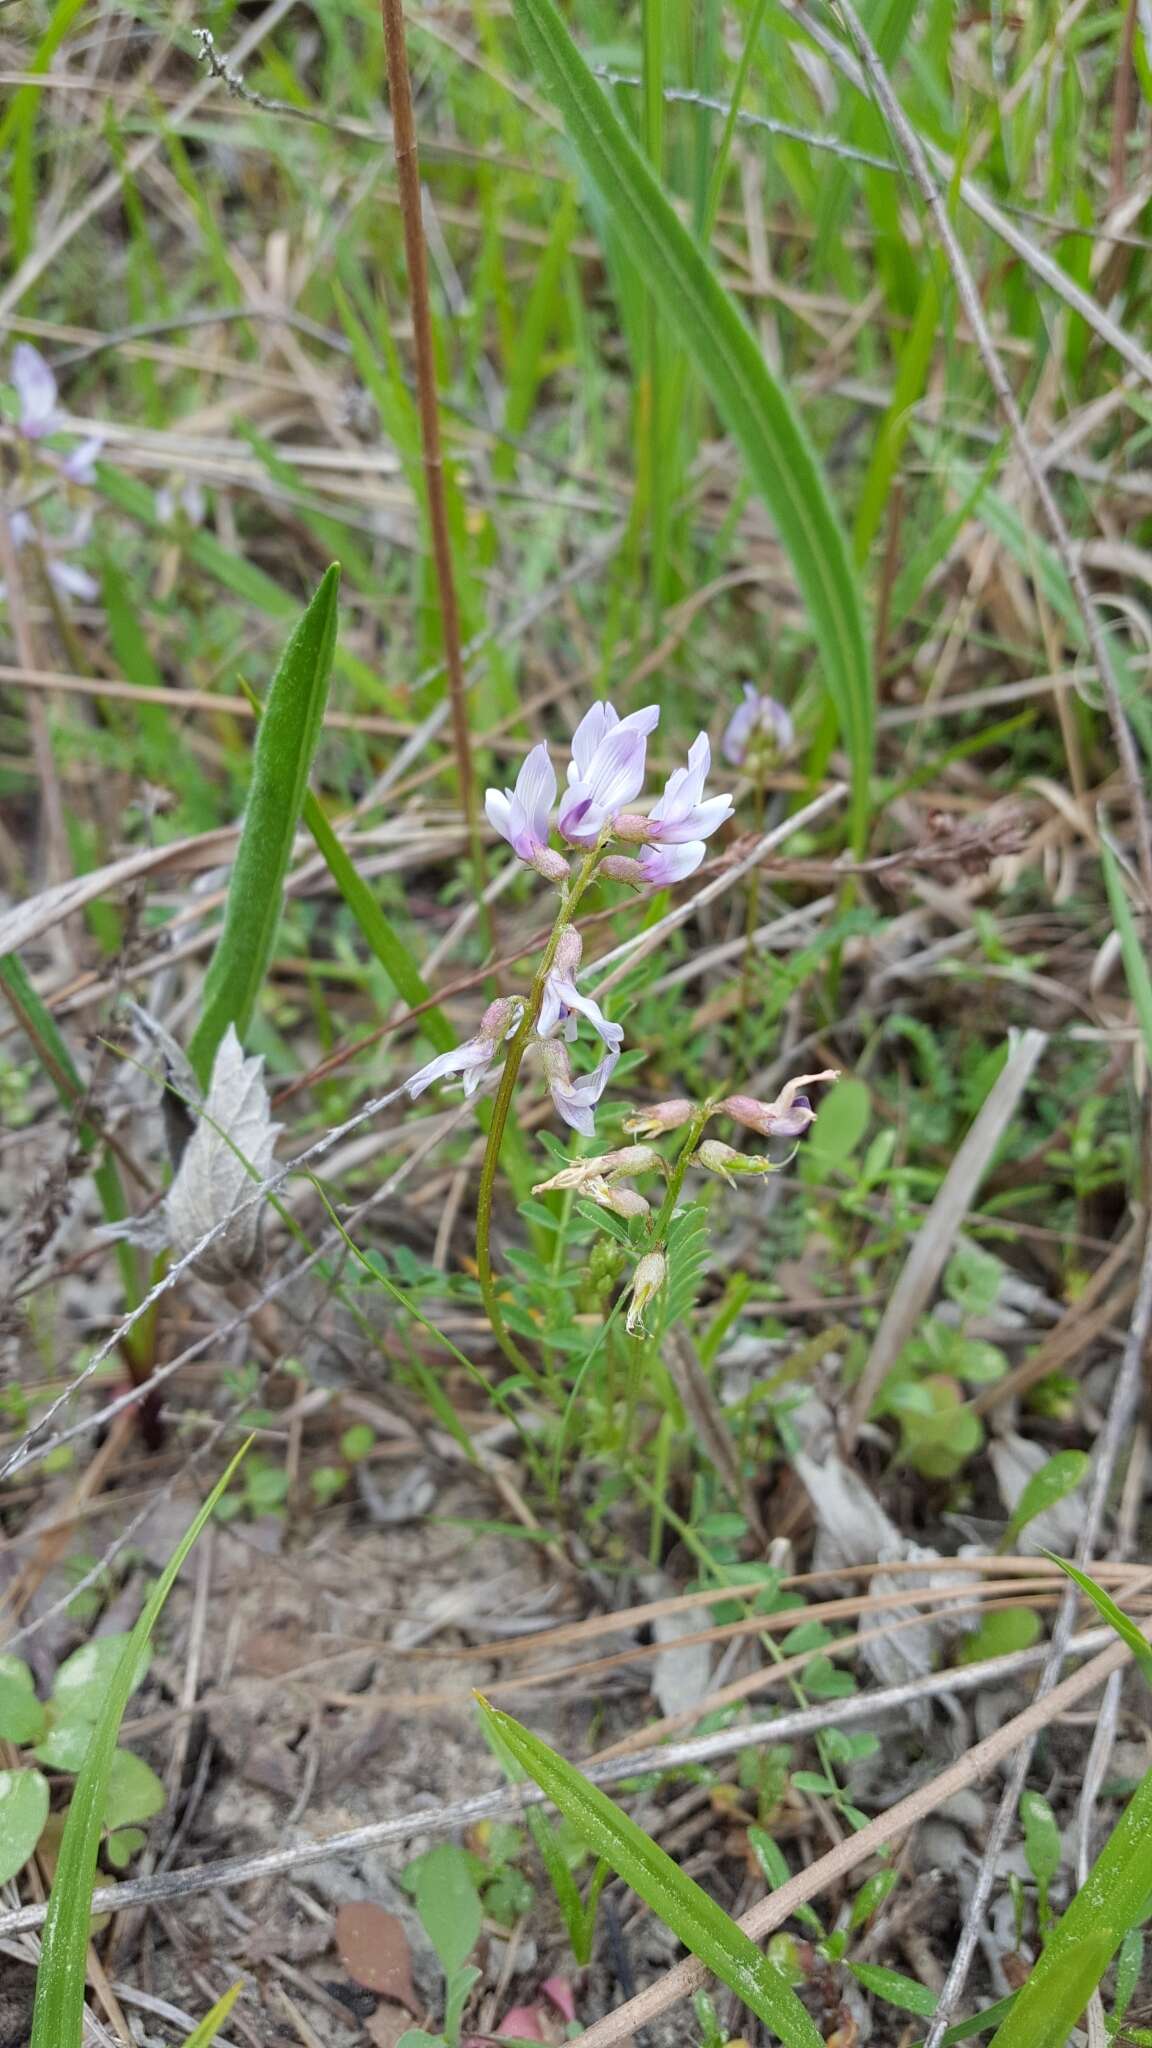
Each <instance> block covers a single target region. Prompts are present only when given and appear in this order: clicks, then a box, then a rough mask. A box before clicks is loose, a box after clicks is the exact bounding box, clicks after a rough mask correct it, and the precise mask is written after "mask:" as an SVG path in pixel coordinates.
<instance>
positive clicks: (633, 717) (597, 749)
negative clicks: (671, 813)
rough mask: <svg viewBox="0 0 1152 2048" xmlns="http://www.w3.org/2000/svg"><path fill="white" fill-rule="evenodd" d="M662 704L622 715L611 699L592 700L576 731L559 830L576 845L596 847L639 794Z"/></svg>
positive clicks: (562, 802)
mask: <svg viewBox="0 0 1152 2048" xmlns="http://www.w3.org/2000/svg"><path fill="white" fill-rule="evenodd" d="M659 717H660V708H659V706H658V705H656V704H648V705H646V706H645V708H644V710H643V711H633V712H630V713H629V715H628V717H627V718H621V717H620V716H619V714H618V713H617V712H616V711H614V710H613V708H612V706H611V704H593V706H592V708H591V710H590V711H587V712H585V714H584V717H583V718H582V719H581V720H580V723H579V725H578V726H577V728H576V731H575V732H574V733H573V735H572V759H571V761H570V762H569V763H568V788H567V789H566V790H565V792H564V795H563V796H562V797H561V799H560V830H561V833H562V834H563V836H564V838H565V839H567V840H570V841H571V843H572V844H573V845H574V846H594V845H595V843H596V841H597V839H599V837H600V835H601V833H602V832H603V831H604V829H605V827H606V826H608V825H610V824H611V823H612V822H613V820H614V819H615V818H616V817H617V816H618V814H619V813H620V812H621V811H622V810H623V809H624V807H625V805H627V804H630V803H631V802H632V801H633V799H634V798H635V797H637V796H639V794H640V790H641V788H642V786H643V782H644V756H645V751H646V748H647V741H648V734H649V733H650V732H651V731H652V728H653V726H654V725H656V724H657V722H658V720H659Z"/></svg>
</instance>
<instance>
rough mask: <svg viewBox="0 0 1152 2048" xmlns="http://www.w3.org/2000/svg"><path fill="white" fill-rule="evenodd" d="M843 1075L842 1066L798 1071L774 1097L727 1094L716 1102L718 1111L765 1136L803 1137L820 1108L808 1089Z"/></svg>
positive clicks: (720, 1114)
mask: <svg viewBox="0 0 1152 2048" xmlns="http://www.w3.org/2000/svg"><path fill="white" fill-rule="evenodd" d="M839 1079H840V1069H839V1068H838V1067H826V1068H825V1069H824V1072H823V1073H821V1074H796V1075H794V1076H793V1078H792V1080H790V1081H785V1083H784V1086H783V1087H782V1089H781V1090H780V1093H779V1095H777V1096H776V1097H775V1098H774V1100H773V1101H771V1102H760V1101H758V1100H757V1098H756V1097H755V1096H754V1095H726V1096H725V1097H724V1100H723V1102H718V1103H717V1105H716V1110H717V1114H718V1115H719V1116H730V1117H731V1118H732V1119H733V1121H734V1122H736V1123H738V1124H745V1125H746V1126H747V1128H748V1129H749V1130H750V1131H759V1133H760V1136H761V1137H762V1138H802V1137H803V1135H804V1133H805V1131H806V1130H808V1129H809V1128H810V1126H811V1125H812V1124H814V1123H815V1121H816V1112H815V1110H814V1109H813V1107H812V1104H811V1103H810V1101H809V1100H808V1097H807V1095H806V1094H805V1093H804V1090H805V1089H806V1088H810V1087H812V1086H814V1084H815V1083H816V1082H831V1081H838V1080H839Z"/></svg>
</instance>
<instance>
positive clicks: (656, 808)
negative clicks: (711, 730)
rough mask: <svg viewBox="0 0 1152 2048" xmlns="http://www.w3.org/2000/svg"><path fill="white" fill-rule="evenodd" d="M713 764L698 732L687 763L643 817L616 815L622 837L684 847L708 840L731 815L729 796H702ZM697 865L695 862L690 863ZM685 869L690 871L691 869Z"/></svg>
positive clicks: (703, 740) (709, 752)
mask: <svg viewBox="0 0 1152 2048" xmlns="http://www.w3.org/2000/svg"><path fill="white" fill-rule="evenodd" d="M711 766H712V748H711V746H710V745H709V742H708V735H707V733H706V732H702V733H698V734H697V736H696V738H695V739H694V740H693V742H692V745H691V747H690V748H689V750H688V765H687V767H686V768H677V769H675V770H674V771H673V773H672V774H671V775H670V776H669V777H668V780H667V782H666V783H665V784H664V791H663V794H662V795H661V796H659V797H657V799H656V802H655V803H654V804H653V806H652V809H651V810H650V811H649V813H648V816H647V817H646V818H641V817H632V816H631V815H627V816H625V817H622V818H618V819H617V821H616V829H617V831H618V832H619V834H620V836H621V838H622V839H645V840H648V841H649V842H651V843H654V844H657V845H665V846H685V845H690V844H692V842H693V841H695V840H698V839H709V838H711V836H712V834H713V832H716V831H718V830H719V828H720V826H721V825H723V824H724V822H725V821H726V819H728V818H730V817H731V816H732V811H733V808H734V807H733V803H732V799H731V797H730V796H728V795H724V796H707V797H706V796H705V794H704V784H705V782H706V781H707V778H708V771H709V769H710V768H711ZM693 865H694V866H698V865H699V863H698V862H694V863H693ZM686 872H688V873H691V869H688V870H687V871H686Z"/></svg>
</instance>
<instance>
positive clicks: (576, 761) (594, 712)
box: [568, 704, 620, 782]
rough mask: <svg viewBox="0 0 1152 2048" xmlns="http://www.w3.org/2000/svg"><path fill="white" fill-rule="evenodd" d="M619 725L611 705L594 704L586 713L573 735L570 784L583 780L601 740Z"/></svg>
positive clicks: (569, 773)
mask: <svg viewBox="0 0 1152 2048" xmlns="http://www.w3.org/2000/svg"><path fill="white" fill-rule="evenodd" d="M619 723H620V719H619V714H618V713H617V712H615V711H614V710H613V709H612V706H611V704H593V705H592V706H591V708H590V709H589V710H587V711H586V712H585V713H584V716H583V718H582V719H581V720H580V723H579V725H578V726H577V727H576V730H575V732H574V733H573V735H572V759H571V761H570V762H569V763H568V780H569V782H579V781H581V780H582V779H583V777H584V776H585V775H586V774H587V772H588V768H589V765H590V763H591V760H592V756H593V754H594V753H595V752H596V749H597V747H598V746H599V745H600V742H601V740H603V739H605V738H607V735H608V734H609V733H610V732H611V730H612V728H613V726H614V725H618V724H619Z"/></svg>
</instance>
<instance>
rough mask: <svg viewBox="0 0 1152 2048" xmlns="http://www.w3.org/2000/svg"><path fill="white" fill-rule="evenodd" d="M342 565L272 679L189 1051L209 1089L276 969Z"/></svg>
mask: <svg viewBox="0 0 1152 2048" xmlns="http://www.w3.org/2000/svg"><path fill="white" fill-rule="evenodd" d="M339 589H340V569H339V565H338V564H337V563H333V565H332V567H331V568H330V569H329V570H328V571H327V572H326V574H325V576H324V578H323V580H322V582H321V584H320V588H319V589H318V591H317V592H316V595H315V597H314V598H313V599H312V602H311V604H310V605H309V606H308V609H307V611H306V612H305V613H304V616H303V618H302V619H301V621H300V623H299V625H298V626H297V628H296V631H295V632H294V633H293V635H292V638H291V640H290V641H289V642H288V645H287V647H286V648H285V650H284V653H283V656H282V658H281V661H280V666H279V668H278V669H277V671H276V674H275V676H274V677H273V679H272V687H271V689H270V690H269V692H268V702H267V705H266V706H265V710H264V716H263V718H262V719H261V721H260V725H259V728H258V730H257V734H256V747H255V759H254V762H253V768H252V788H251V792H250V794H249V798H248V806H247V809H246V811H245V813H244V829H243V831H242V833H241V835H240V844H239V846H238V848H237V850H236V863H235V866H234V867H233V870H232V880H231V882H230V884H229V888H228V902H227V905H226V907H225V912H224V929H223V930H222V932H221V934H220V937H219V939H218V941H217V943H216V950H215V952H214V953H213V955H212V960H211V963H210V965H209V968H208V973H207V975H206V976H205V980H204V1001H203V1009H202V1011H201V1015H200V1022H199V1023H198V1025H197V1026H196V1029H195V1031H194V1032H193V1034H192V1039H191V1042H190V1044H189V1047H188V1057H189V1059H190V1060H191V1062H192V1066H193V1068H194V1069H195V1072H196V1074H197V1075H198V1076H199V1079H200V1081H201V1082H202V1084H203V1085H204V1086H205V1087H207V1085H208V1082H209V1079H210V1078H211V1074H212V1062H213V1060H214V1059H215V1057H216V1052H217V1048H218V1046H219V1044H220V1041H221V1039H222V1038H223V1036H224V1033H225V1032H226V1031H227V1029H228V1026H229V1025H230V1024H234V1025H235V1026H236V1031H237V1034H238V1036H240V1037H241V1038H242V1037H243V1036H244V1031H245V1028H246V1026H247V1024H248V1020H249V1018H250V1017H251V1015H252V1011H253V1009H254V1007H255V1003H256V998H257V996H258V995H259V993H260V987H261V984H262V982H263V980H264V976H265V974H266V972H267V969H268V961H269V959H270V958H271V954H272V942H273V940H274V938H275V936H276V927H277V925H278V923H279V921H280V905H281V900H282V898H283V894H284V877H285V875H286V873H287V872H288V860H289V856H290V854H291V851H292V839H293V835H294V834H295V831H296V827H297V824H298V823H299V819H300V811H301V806H302V805H303V802H304V793H305V790H306V789H307V786H308V776H309V773H310V771H311V768H312V756H313V754H314V753H315V751H316V742H317V740H318V739H319V737H320V727H321V724H322V722H323V718H324V706H325V703H326V702H327V698H328V677H329V674H330V672H331V668H332V656H333V653H334V651H335V646H336V620H337V597H338V593H339Z"/></svg>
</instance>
